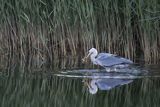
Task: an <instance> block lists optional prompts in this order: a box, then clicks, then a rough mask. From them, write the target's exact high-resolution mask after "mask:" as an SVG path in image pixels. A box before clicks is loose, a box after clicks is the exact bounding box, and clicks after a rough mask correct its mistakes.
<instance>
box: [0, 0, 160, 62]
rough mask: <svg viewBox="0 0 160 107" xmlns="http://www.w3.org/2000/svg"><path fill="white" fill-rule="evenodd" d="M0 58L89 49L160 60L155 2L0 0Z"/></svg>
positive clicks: (159, 13)
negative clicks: (93, 48)
mask: <svg viewBox="0 0 160 107" xmlns="http://www.w3.org/2000/svg"><path fill="white" fill-rule="evenodd" d="M0 17H1V18H0V56H1V59H0V61H1V63H3V61H4V60H10V61H9V62H10V63H12V61H13V60H24V61H25V63H30V62H32V60H33V59H36V60H37V61H38V62H40V61H41V60H42V61H49V62H53V60H54V59H55V57H58V56H68V55H72V56H75V55H76V56H77V55H79V54H80V55H84V53H85V52H86V51H87V50H88V49H89V48H91V47H95V48H97V49H98V50H99V51H107V52H110V53H116V54H119V55H122V56H125V57H129V58H131V59H133V60H136V58H143V59H144V60H145V61H146V62H154V63H156V62H158V60H159V59H160V54H159V53H160V49H159V47H160V37H159V35H160V21H159V20H160V1H159V0H145V1H144V0H98V1H97V0H0Z"/></svg>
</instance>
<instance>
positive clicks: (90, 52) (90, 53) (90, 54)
mask: <svg viewBox="0 0 160 107" xmlns="http://www.w3.org/2000/svg"><path fill="white" fill-rule="evenodd" d="M97 54H98V52H97V49H95V48H91V49H90V50H89V53H88V55H87V56H86V57H84V58H83V59H82V61H83V62H84V61H85V60H86V59H87V58H88V57H89V56H91V57H94V58H95V57H96V56H97Z"/></svg>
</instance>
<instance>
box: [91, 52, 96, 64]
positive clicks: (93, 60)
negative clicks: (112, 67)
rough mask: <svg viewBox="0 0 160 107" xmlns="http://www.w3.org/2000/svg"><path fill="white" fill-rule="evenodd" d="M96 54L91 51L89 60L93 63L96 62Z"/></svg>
mask: <svg viewBox="0 0 160 107" xmlns="http://www.w3.org/2000/svg"><path fill="white" fill-rule="evenodd" d="M96 56H97V54H96V53H93V54H92V55H91V61H92V62H93V63H95V64H96Z"/></svg>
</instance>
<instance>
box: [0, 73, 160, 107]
mask: <svg viewBox="0 0 160 107" xmlns="http://www.w3.org/2000/svg"><path fill="white" fill-rule="evenodd" d="M0 79H1V85H0V87H1V88H0V92H1V94H0V104H1V106H2V107H27V106H30V107H31V106H32V107H85V106H88V107H97V106H100V107H106V106H111V107H119V106H121V107H123V106H124V107H132V106H134V107H139V106H141V107H158V106H159V105H160V102H159V99H160V93H159V90H160V81H159V79H150V78H144V79H137V80H135V81H134V82H133V83H131V84H129V85H124V86H121V87H117V88H114V89H112V90H109V91H98V92H97V94H95V95H92V94H90V93H89V92H88V91H87V88H86V87H85V86H84V85H83V83H82V79H78V78H63V77H54V76H50V75H49V74H45V75H44V74H36V75H33V74H30V75H28V74H16V75H15V74H11V75H10V76H6V77H5V76H1V78H0Z"/></svg>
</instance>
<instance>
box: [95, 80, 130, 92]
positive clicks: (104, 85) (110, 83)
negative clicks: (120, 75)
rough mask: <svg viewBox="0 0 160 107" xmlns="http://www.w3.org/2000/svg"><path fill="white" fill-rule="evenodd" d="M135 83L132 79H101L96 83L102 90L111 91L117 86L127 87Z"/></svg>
mask: <svg viewBox="0 0 160 107" xmlns="http://www.w3.org/2000/svg"><path fill="white" fill-rule="evenodd" d="M131 82H133V80H131V79H101V80H98V81H97V82H96V84H97V86H98V88H99V89H100V90H110V89H112V88H114V87H116V86H120V85H125V84H129V83H131Z"/></svg>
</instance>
